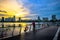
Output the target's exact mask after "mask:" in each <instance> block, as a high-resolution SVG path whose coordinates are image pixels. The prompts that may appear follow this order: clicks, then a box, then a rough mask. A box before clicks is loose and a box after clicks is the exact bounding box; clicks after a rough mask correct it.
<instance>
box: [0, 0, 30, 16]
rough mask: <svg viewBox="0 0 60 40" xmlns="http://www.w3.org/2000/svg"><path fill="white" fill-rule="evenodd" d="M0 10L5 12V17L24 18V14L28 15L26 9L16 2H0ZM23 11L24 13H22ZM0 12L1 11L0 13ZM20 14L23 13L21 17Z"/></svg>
mask: <svg viewBox="0 0 60 40" xmlns="http://www.w3.org/2000/svg"><path fill="white" fill-rule="evenodd" d="M0 10H5V11H7V14H6V15H10V16H11V15H12V16H14V15H15V16H17V14H19V15H20V16H22V17H23V16H26V15H24V14H29V11H28V10H27V8H25V7H24V6H23V5H22V3H20V4H19V3H18V2H17V0H0ZM24 10H25V11H24ZM1 12H2V11H1ZM22 12H24V14H23V15H21V14H22Z"/></svg>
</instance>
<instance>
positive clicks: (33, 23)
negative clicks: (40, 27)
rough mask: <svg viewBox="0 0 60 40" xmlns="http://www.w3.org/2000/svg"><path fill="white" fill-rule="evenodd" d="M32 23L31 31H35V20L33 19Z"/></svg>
mask: <svg viewBox="0 0 60 40" xmlns="http://www.w3.org/2000/svg"><path fill="white" fill-rule="evenodd" d="M32 25H33V32H34V33H35V22H34V21H33V22H32Z"/></svg>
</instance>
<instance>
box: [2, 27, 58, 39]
mask: <svg viewBox="0 0 60 40" xmlns="http://www.w3.org/2000/svg"><path fill="white" fill-rule="evenodd" d="M57 29H58V27H48V28H45V29H41V30H38V31H36V32H35V33H33V32H29V33H26V34H23V35H21V37H20V36H19V35H18V36H15V37H11V38H7V39H3V40H53V38H54V36H55V34H56V31H57Z"/></svg>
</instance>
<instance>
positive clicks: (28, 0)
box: [0, 0, 60, 19]
mask: <svg viewBox="0 0 60 40" xmlns="http://www.w3.org/2000/svg"><path fill="white" fill-rule="evenodd" d="M0 10H4V11H8V13H7V14H8V15H12V13H13V15H16V16H18V15H19V16H21V15H22V17H29V18H36V17H37V16H40V17H41V18H43V17H48V18H49V19H51V15H53V14H55V15H56V16H57V19H60V0H13V1H12V0H5V1H4V0H0ZM7 14H5V13H3V14H2V13H1V12H0V16H1V15H2V16H8V15H7Z"/></svg>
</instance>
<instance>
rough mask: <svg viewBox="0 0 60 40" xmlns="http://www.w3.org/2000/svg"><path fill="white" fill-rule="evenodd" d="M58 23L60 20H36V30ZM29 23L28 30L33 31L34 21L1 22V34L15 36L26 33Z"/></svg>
mask: <svg viewBox="0 0 60 40" xmlns="http://www.w3.org/2000/svg"><path fill="white" fill-rule="evenodd" d="M57 24H60V22H55V23H52V22H40V23H38V22H36V25H35V26H36V28H35V29H36V30H37V29H41V28H45V27H48V26H57ZM26 25H28V28H29V29H28V30H27V31H28V32H29V31H32V29H33V25H32V23H0V36H1V37H3V36H15V35H18V34H21V33H24V29H25V27H26Z"/></svg>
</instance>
